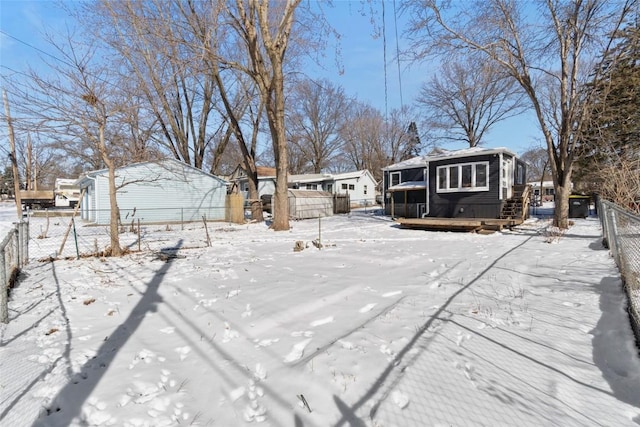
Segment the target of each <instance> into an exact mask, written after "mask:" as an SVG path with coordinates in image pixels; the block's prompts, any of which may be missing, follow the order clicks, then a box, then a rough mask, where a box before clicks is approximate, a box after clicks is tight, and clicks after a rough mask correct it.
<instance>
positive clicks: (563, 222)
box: [553, 185, 571, 230]
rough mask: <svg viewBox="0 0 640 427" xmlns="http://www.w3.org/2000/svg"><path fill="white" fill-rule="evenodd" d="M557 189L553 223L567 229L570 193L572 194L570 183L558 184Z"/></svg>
mask: <svg viewBox="0 0 640 427" xmlns="http://www.w3.org/2000/svg"><path fill="white" fill-rule="evenodd" d="M555 190H556V195H555V211H554V216H553V225H554V226H556V227H558V228H560V229H562V230H565V229H567V228H569V195H570V194H571V187H570V185H556V186H555Z"/></svg>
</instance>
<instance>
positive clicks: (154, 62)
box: [81, 0, 224, 169]
mask: <svg viewBox="0 0 640 427" xmlns="http://www.w3.org/2000/svg"><path fill="white" fill-rule="evenodd" d="M181 7H182V2H177V1H164V0H150V1H147V2H137V1H133V0H125V1H118V2H112V1H106V0H105V1H100V2H98V3H97V4H96V3H87V4H85V5H84V7H83V8H82V11H81V17H82V19H83V20H84V21H85V22H87V23H88V24H89V25H90V26H91V27H92V28H94V29H95V33H96V35H97V36H98V37H100V38H101V39H103V40H104V41H105V42H106V43H108V44H109V46H110V47H111V48H112V49H113V50H114V51H115V52H117V53H118V55H119V57H120V58H121V62H122V66H123V69H124V70H125V72H126V73H127V74H128V77H129V78H130V79H134V80H135V82H136V85H135V89H136V93H139V94H140V95H141V96H142V97H144V99H145V101H146V105H147V108H148V109H149V112H150V113H151V114H153V116H154V117H155V120H156V122H157V126H158V128H159V130H160V133H161V135H163V138H162V140H161V141H162V143H163V145H164V146H165V147H166V148H167V149H168V151H169V152H170V153H171V156H172V157H174V158H176V159H178V160H181V161H183V162H185V163H187V164H190V165H192V166H194V167H197V168H199V169H202V168H203V167H204V165H203V160H204V158H205V155H206V153H207V151H208V150H209V144H210V143H211V141H214V140H218V141H224V140H223V139H222V140H221V139H214V138H211V137H210V136H209V135H207V131H208V129H209V128H208V125H209V121H210V118H211V115H212V112H213V103H214V96H215V93H216V92H215V86H216V83H215V81H214V79H213V76H210V75H208V74H206V73H203V72H202V70H203V68H204V66H203V64H202V55H193V54H192V51H190V50H185V49H184V45H185V41H189V40H191V39H192V36H193V34H192V33H191V32H190V29H189V27H188V26H187V25H183V24H184V23H183V22H180V21H178V19H179V18H180V17H181V16H182V15H181V13H180V8H181ZM88 18H89V19H88Z"/></svg>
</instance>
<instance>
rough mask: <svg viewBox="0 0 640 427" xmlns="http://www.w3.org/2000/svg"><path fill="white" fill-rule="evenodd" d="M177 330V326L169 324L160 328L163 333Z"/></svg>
mask: <svg viewBox="0 0 640 427" xmlns="http://www.w3.org/2000/svg"><path fill="white" fill-rule="evenodd" d="M175 330H176V328H175V327H174V326H167V327H166V328H162V329H160V332H162V333H163V334H172V333H173V332H174V331H175Z"/></svg>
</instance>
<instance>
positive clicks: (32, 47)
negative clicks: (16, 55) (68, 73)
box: [0, 30, 74, 67]
mask: <svg viewBox="0 0 640 427" xmlns="http://www.w3.org/2000/svg"><path fill="white" fill-rule="evenodd" d="M0 34H3V35H5V36H7V37H9V38H11V39H13V40H15V41H17V42H18V43H22V44H23V45H25V46H27V47H30V48H31V49H33V50H36V51H38V52H40V53H42V54H44V55H47V56H49V57H51V58H53V59H55V60H56V61H58V62H62V63H63V64H66V65H69V66H71V67H73V66H74V65H73V64H71V63H70V62H67V61H65V60H64V59H60V58H58V57H57V56H55V55H52V54H50V53H49V52H46V51H44V50H42V49H40V48H39V47H36V46H34V45H32V44H31V43H27V42H26V41H24V40H21V39H19V38H18V37H15V36H12V35H11V34H9V33H7V32H6V31H3V30H0Z"/></svg>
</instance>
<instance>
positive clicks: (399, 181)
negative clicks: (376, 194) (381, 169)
mask: <svg viewBox="0 0 640 427" xmlns="http://www.w3.org/2000/svg"><path fill="white" fill-rule="evenodd" d="M394 176H397V177H398V184H402V173H401V172H389V187H393V186H394V185H398V184H394V183H393V177H394Z"/></svg>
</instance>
